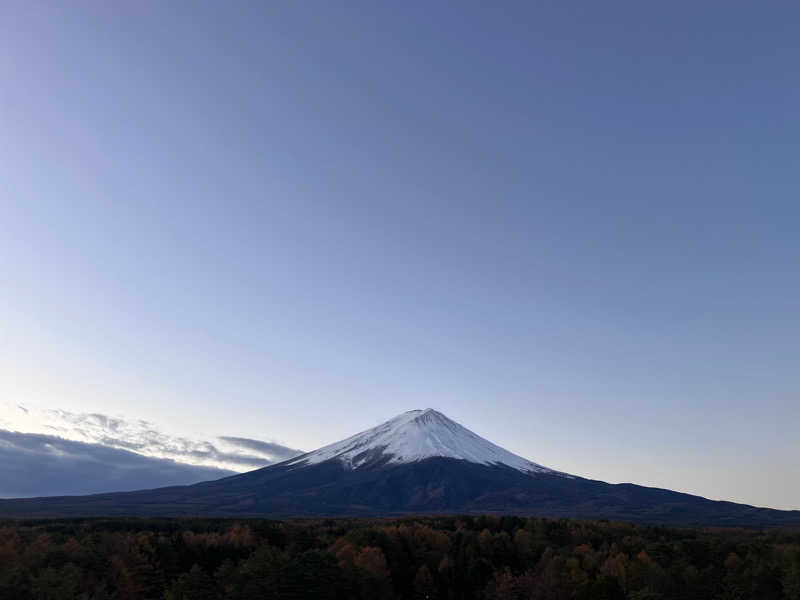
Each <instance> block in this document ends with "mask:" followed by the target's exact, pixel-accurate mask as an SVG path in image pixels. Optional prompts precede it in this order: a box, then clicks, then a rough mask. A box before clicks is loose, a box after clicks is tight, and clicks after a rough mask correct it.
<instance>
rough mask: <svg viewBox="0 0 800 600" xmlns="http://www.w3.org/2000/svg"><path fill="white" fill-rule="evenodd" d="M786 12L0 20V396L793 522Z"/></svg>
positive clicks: (796, 355) (134, 10)
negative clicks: (423, 427) (408, 421)
mask: <svg viewBox="0 0 800 600" xmlns="http://www.w3.org/2000/svg"><path fill="white" fill-rule="evenodd" d="M798 17H800V9H798V7H797V6H796V5H795V4H793V3H788V2H786V3H784V2H776V3H770V4H769V5H759V6H755V5H753V4H752V3H745V2H732V3H726V5H725V6H724V7H723V6H721V5H719V4H717V3H711V2H678V3H664V4H660V5H654V4H643V3H637V2H610V3H588V2H575V3H560V2H559V3H556V2H540V3H527V2H519V3H516V2H509V3H505V4H503V5H491V4H487V3H480V2H474V3H472V2H465V3H458V4H454V3H438V2H436V3H421V2H420V3H413V2H412V3H404V4H402V5H401V4H394V5H392V4H386V3H377V4H376V3H369V2H349V3H344V4H342V3H327V4H326V3H293V2H275V3H261V2H254V3H247V2H240V3H235V4H234V5H230V4H220V3H203V2H192V3H188V2H172V3H156V2H137V3H101V2H76V3H73V4H72V5H71V6H69V7H67V6H66V5H52V4H51V5H46V4H44V3H32V2H18V3H17V2H9V3H4V4H3V6H2V7H1V8H0V80H2V81H3V82H5V84H4V85H3V86H2V89H1V90H0V140H1V141H0V181H1V182H2V187H0V286H2V288H1V289H2V290H4V292H3V293H2V295H0V398H1V399H3V400H5V401H8V402H21V403H23V404H26V405H27V404H30V405H38V406H41V407H48V408H56V409H61V410H66V411H72V412H75V413H95V412H96V413H103V414H114V415H124V416H126V417H128V418H131V419H146V420H152V421H154V422H156V423H159V424H160V426H162V427H163V428H165V429H166V430H168V431H170V432H173V433H174V434H175V435H179V436H195V437H198V438H203V439H207V438H209V436H220V435H224V436H239V437H244V438H253V439H259V440H275V441H277V442H280V443H281V444H285V445H287V446H289V447H290V448H302V449H306V450H307V449H311V448H315V447H317V446H320V445H322V444H324V443H328V442H332V441H334V440H337V439H340V438H342V437H345V436H347V435H349V434H352V433H354V432H356V431H358V430H361V429H364V428H366V427H369V426H372V425H374V424H376V423H378V422H379V421H382V420H385V419H388V418H390V417H392V416H394V415H395V414H397V413H400V412H403V411H405V410H409V409H412V408H423V407H427V406H432V407H435V408H437V409H439V410H441V411H442V412H444V413H445V414H447V415H448V416H450V417H452V418H454V419H455V420H457V421H459V422H461V423H462V424H464V425H465V426H467V427H469V428H471V429H473V430H474V431H476V432H477V433H479V434H481V435H483V436H485V437H487V438H489V439H491V440H492V441H494V442H496V443H498V444H500V445H502V446H504V447H507V448H508V449H510V450H512V451H514V452H516V453H518V454H521V455H523V456H525V457H528V458H530V459H532V460H534V461H536V462H539V463H542V464H545V465H548V466H551V467H554V468H557V469H561V470H565V471H568V472H572V473H576V474H580V475H586V476H591V477H594V478H599V479H605V480H608V481H614V482H618V481H633V482H636V483H642V484H649V485H658V486H661V487H669V488H672V489H678V490H683V491H690V492H694V493H699V494H702V495H705V496H709V497H712V498H726V499H733V500H739V501H746V502H750V503H755V504H761V505H769V506H775V507H783V508H800V504H798V500H797V498H800V471H798V469H799V468H800V467H798V460H797V459H798V456H800V441H799V440H798V438H800V436H797V434H796V432H797V431H798V428H800V398H798V395H799V394H798V392H799V391H800V384H799V383H798V378H797V373H798V372H800V351H799V350H800V348H798V344H799V342H798V340H800V320H799V319H798V318H797V307H798V305H800V277H799V276H798V268H797V265H798V264H800V263H799V259H800V239H799V238H800V236H798V231H800V205H798V198H797V189H798V185H797V184H798V175H797V174H798V173H800V164H798V163H799V162H800V160H799V159H798V157H799V156H800V154H799V153H798V152H797V148H798V145H799V144H800V120H798V116H797V106H799V105H800V78H798V76H797V73H796V65H797V63H798V59H800V55H799V53H798V49H797V44H796V39H795V38H796V31H794V29H795V27H794V24H795V23H797V19H798Z"/></svg>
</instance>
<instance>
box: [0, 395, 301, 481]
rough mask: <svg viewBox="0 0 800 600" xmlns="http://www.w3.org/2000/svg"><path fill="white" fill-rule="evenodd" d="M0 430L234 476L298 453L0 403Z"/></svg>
mask: <svg viewBox="0 0 800 600" xmlns="http://www.w3.org/2000/svg"><path fill="white" fill-rule="evenodd" d="M0 428H2V429H5V430H7V431H16V432H21V433H35V434H43V435H49V436H56V437H58V438H62V439H64V440H69V441H75V442H83V443H86V444H95V445H99V446H103V447H106V448H113V449H117V450H125V451H128V452H132V453H135V454H139V455H141V456H144V457H148V458H156V459H168V460H172V461H175V462H178V463H183V464H187V465H192V466H204V467H212V468H215V469H225V470H230V471H236V472H242V471H249V470H251V469H255V468H258V467H263V466H266V465H269V464H272V463H275V462H280V461H282V460H286V459H288V458H291V457H293V456H297V455H298V454H301V453H302V452H301V451H300V450H295V449H293V448H289V447H287V446H284V445H282V444H279V443H277V442H274V441H263V440H253V439H249V438H243V437H234V436H219V437H216V438H212V439H213V442H212V441H209V440H202V439H190V438H187V437H184V436H176V435H170V434H168V433H165V432H164V431H163V430H162V429H161V428H160V427H158V426H157V425H155V424H154V423H151V422H149V421H144V420H141V419H127V418H125V417H122V416H110V415H105V414H102V413H73V412H69V411H65V410H59V409H38V408H35V407H32V406H27V405H26V406H23V405H21V404H16V405H2V404H0Z"/></svg>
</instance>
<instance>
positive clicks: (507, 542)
mask: <svg viewBox="0 0 800 600" xmlns="http://www.w3.org/2000/svg"><path fill="white" fill-rule="evenodd" d="M384 598H385V599H387V600H404V599H409V600H410V599H415V600H416V599H420V600H422V599H428V600H434V599H437V600H468V599H475V600H572V599H576V600H624V599H629V600H672V599H675V600H678V599H680V600H693V599H696V600H709V599H712V600H713V599H719V600H750V599H759V600H800V532H797V531H781V530H749V529H708V528H667V527H656V526H646V525H632V524H626V523H613V522H607V521H577V520H566V519H542V518H519V517H511V516H479V517H476V516H452V517H430V518H405V519H396V520H391V519H373V520H358V519H318V520H289V521H274V520H266V519H244V520H241V519H237V520H227V519H84V520H45V521H42V520H37V521H7V522H3V523H0V600H7V599H8V600H10V599H13V600H29V599H30V600H34V599H35V600H75V599H80V600H112V599H113V600H147V599H153V600H162V599H163V600H217V599H225V600H228V599H230V600H250V599H258V600H265V599H266V600H294V599H321V600H322V599H324V600H361V599H363V600H376V599H384Z"/></svg>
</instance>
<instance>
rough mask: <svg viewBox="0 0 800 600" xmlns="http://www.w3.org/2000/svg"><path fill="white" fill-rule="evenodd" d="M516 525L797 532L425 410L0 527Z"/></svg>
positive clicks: (778, 515)
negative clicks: (180, 520)
mask: <svg viewBox="0 0 800 600" xmlns="http://www.w3.org/2000/svg"><path fill="white" fill-rule="evenodd" d="M413 513H417V514H419V513H427V514H433V513H472V514H477V513H494V514H504V513H513V514H517V515H539V516H551V517H579V518H595V519H597V518H607V519H615V520H625V521H646V522H654V523H684V524H705V525H798V524H800V511H780V510H773V509H768V508H756V507H753V506H748V505H744V504H735V503H732V502H720V501H712V500H708V499H706V498H701V497H699V496H693V495H690V494H683V493H679V492H672V491H669V490H663V489H657V488H648V487H642V486H637V485H633V484H609V483H605V482H602V481H595V480H591V479H585V478H582V477H577V476H574V475H569V474H567V473H561V472H559V471H555V470H553V469H549V468H547V467H544V466H542V465H539V464H537V463H535V462H531V461H529V460H527V459H525V458H522V457H521V456H517V455H516V454H513V453H511V452H509V451H507V450H504V449H503V448H501V447H499V446H497V445H495V444H493V443H491V442H489V441H488V440H485V439H483V438H482V437H480V436H478V435H476V434H475V433H473V432H471V431H469V430H468V429H466V428H465V427H463V426H461V425H459V424H458V423H456V422H455V421H452V420H451V419H449V418H447V417H446V416H445V415H443V414H442V413H440V412H437V411H435V410H432V409H426V410H414V411H410V412H407V413H403V414H401V415H399V416H397V417H395V418H394V419H391V420H390V421H387V422H386V423H383V424H382V425H378V426H377V427H374V428H372V429H369V430H367V431H364V432H362V433H359V434H356V435H354V436H352V437H349V438H347V439H345V440H342V441H341V442H337V443H335V444H331V445H329V446H324V447H323V448H320V449H318V450H315V451H313V452H309V453H306V454H303V455H300V456H298V457H295V458H292V459H289V460H287V461H284V462H282V463H279V464H276V465H271V466H268V467H264V468H262V469H258V470H255V471H251V472H249V473H244V474H240V475H234V476H232V477H226V478H224V479H218V480H215V481H208V482H204V483H199V484H195V485H189V486H175V487H167V488H158V489H154V490H141V491H136V492H119V493H112V494H95V495H91V496H61V497H50V498H27V499H17V500H2V501H0V516H15V517H19V516H31V517H33V516H87V515H143V516H144V515H149V516H154V515H161V516H190V515H192V516H194V515H198V516H199V515H227V516H265V515H266V516H276V517H288V516H378V515H403V514H413Z"/></svg>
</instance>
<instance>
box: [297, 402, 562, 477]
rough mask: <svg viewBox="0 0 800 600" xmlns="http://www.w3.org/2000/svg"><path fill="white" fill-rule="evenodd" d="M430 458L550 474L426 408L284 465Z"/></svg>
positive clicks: (353, 464)
mask: <svg viewBox="0 0 800 600" xmlns="http://www.w3.org/2000/svg"><path fill="white" fill-rule="evenodd" d="M432 457H445V458H456V459H461V460H466V461H469V462H472V463H478V464H483V465H497V464H501V465H506V466H508V467H511V468H513V469H517V470H518V471H522V472H523V473H555V471H553V470H551V469H548V468H547V467H543V466H542V465H539V464H536V463H534V462H531V461H529V460H526V459H524V458H522V457H521V456H517V455H516V454H513V453H511V452H509V451H508V450H504V449H503V448H501V447H500V446H497V445H495V444H493V443H491V442H490V441H488V440H486V439H484V438H482V437H480V436H479V435H476V434H474V433H472V432H471V431H470V430H469V429H467V428H466V427H463V426H461V425H459V424H458V423H456V422H455V421H453V420H451V419H448V418H447V417H446V416H444V415H443V414H442V413H440V412H438V411H435V410H433V409H431V408H428V409H425V410H412V411H409V412H406V413H403V414H401V415H398V416H397V417H395V418H394V419H391V420H389V421H386V422H385V423H383V424H381V425H378V426H377V427H373V428H372V429H368V430H366V431H362V432H361V433H357V434H356V435H354V436H352V437H349V438H347V439H345V440H342V441H340V442H336V443H334V444H330V445H328V446H324V447H322V448H320V449H318V450H315V451H313V452H309V453H308V454H303V455H301V456H298V457H297V458H294V459H291V460H290V461H288V462H287V463H285V464H290V465H292V464H294V465H301V464H305V465H311V464H317V463H321V462H323V461H326V460H330V459H337V460H340V461H341V462H342V463H343V464H345V465H346V466H347V467H349V468H351V469H357V468H359V467H362V466H365V465H367V464H372V463H374V462H378V461H385V462H386V463H388V464H403V463H413V462H418V461H421V460H424V459H426V458H432Z"/></svg>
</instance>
